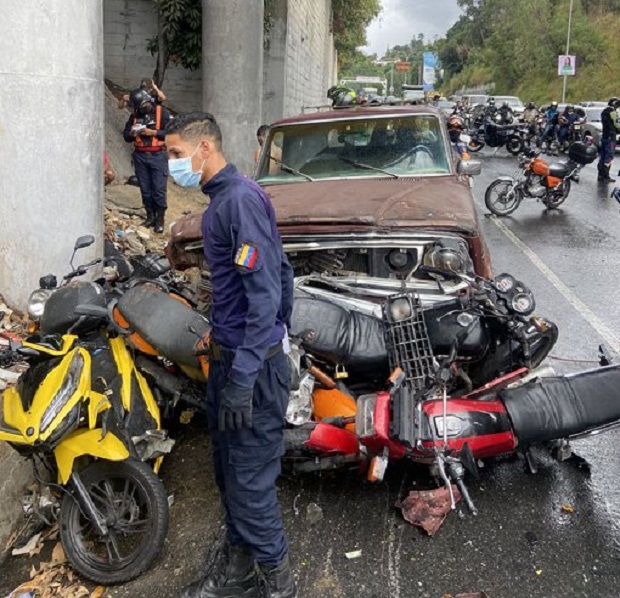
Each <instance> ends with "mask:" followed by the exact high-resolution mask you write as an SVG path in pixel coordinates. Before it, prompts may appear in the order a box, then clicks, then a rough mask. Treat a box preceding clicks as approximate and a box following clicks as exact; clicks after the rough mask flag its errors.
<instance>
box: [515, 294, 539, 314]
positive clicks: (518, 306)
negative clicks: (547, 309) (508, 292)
mask: <svg viewBox="0 0 620 598" xmlns="http://www.w3.org/2000/svg"><path fill="white" fill-rule="evenodd" d="M510 305H511V307H512V309H513V310H514V311H516V312H517V313H518V314H521V315H523V316H527V315H528V314H531V313H532V312H533V311H534V307H535V303H534V297H533V296H532V294H531V293H517V294H516V295H515V296H514V297H513V298H512V301H511V302H510Z"/></svg>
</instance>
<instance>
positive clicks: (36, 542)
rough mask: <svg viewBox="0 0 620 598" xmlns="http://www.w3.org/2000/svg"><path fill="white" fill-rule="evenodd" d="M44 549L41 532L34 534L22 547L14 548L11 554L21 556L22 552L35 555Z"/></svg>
mask: <svg viewBox="0 0 620 598" xmlns="http://www.w3.org/2000/svg"><path fill="white" fill-rule="evenodd" d="M42 549H43V541H42V540H41V532H39V533H38V534H35V535H34V536H32V537H31V538H30V540H28V542H26V544H24V545H23V546H22V547H21V548H13V550H12V551H11V555H12V556H20V555H22V554H27V555H28V556H29V557H33V556H34V555H35V554H39V553H40V552H41V550H42Z"/></svg>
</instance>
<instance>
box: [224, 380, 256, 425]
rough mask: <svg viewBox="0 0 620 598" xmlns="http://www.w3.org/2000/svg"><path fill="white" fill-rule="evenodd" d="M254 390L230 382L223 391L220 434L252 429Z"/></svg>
mask: <svg viewBox="0 0 620 598" xmlns="http://www.w3.org/2000/svg"><path fill="white" fill-rule="evenodd" d="M253 394H254V389H253V388H246V387H244V386H239V385H238V384H235V383H234V382H232V381H228V382H227V383H226V386H224V388H223V389H222V394H221V397H220V408H219V411H218V414H217V419H218V425H217V428H218V430H219V431H220V432H226V431H233V430H241V429H242V428H251V427H252V395H253Z"/></svg>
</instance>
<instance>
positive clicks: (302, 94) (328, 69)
mask: <svg viewBox="0 0 620 598" xmlns="http://www.w3.org/2000/svg"><path fill="white" fill-rule="evenodd" d="M330 30H331V0H289V2H288V32H287V33H288V34H287V41H286V71H285V78H286V79H285V90H286V91H285V100H284V116H291V115H294V114H298V113H299V112H301V108H302V106H312V105H318V104H327V103H328V100H327V98H326V97H325V93H326V92H327V89H328V88H329V87H330V86H331V84H332V81H334V79H335V73H334V72H333V71H334V68H333V63H334V40H333V36H332V35H331V32H330Z"/></svg>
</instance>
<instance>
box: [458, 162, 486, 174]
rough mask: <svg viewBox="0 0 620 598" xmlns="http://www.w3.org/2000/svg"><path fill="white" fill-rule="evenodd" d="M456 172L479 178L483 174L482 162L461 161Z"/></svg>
mask: <svg viewBox="0 0 620 598" xmlns="http://www.w3.org/2000/svg"><path fill="white" fill-rule="evenodd" d="M456 171H457V172H458V174H465V175H468V176H477V175H479V174H480V173H481V172H482V162H480V160H459V163H458V165H457V167H456Z"/></svg>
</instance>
